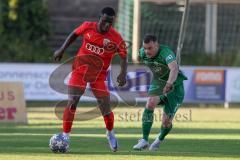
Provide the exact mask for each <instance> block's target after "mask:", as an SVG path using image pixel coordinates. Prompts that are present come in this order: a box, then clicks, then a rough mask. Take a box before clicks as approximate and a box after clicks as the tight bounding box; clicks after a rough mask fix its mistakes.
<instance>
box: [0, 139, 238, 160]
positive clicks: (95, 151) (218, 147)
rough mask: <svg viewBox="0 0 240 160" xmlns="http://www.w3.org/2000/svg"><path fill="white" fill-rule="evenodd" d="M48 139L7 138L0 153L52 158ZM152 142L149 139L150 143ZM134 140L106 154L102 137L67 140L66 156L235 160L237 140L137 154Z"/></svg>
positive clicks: (183, 143)
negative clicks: (176, 157) (133, 156)
mask: <svg viewBox="0 0 240 160" xmlns="http://www.w3.org/2000/svg"><path fill="white" fill-rule="evenodd" d="M49 138H50V137H49V136H20V137H19V136H11V135H9V136H7V137H5V138H4V139H0V143H1V145H0V153H5V154H29V153H30V154H38V155H40V154H53V153H51V151H50V150H49V148H48V141H49ZM152 141H153V139H150V142H152ZM136 142H137V139H136V138H122V137H121V138H119V144H120V149H119V151H118V152H116V153H112V152H111V151H110V150H109V146H108V143H107V140H106V138H105V137H71V148H70V150H69V152H68V153H67V154H70V155H72V154H73V155H111V154H114V155H151V156H160V155H161V156H186V157H219V158H220V157H239V156H240V153H239V145H240V142H239V140H218V139H210V140H201V139H198V140H192V139H167V140H166V141H164V143H163V144H162V145H161V148H160V150H159V151H158V152H154V153H152V152H147V151H143V152H137V151H133V150H132V146H133V145H134V144H135V143H136Z"/></svg>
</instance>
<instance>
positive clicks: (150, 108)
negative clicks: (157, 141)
mask: <svg viewBox="0 0 240 160" xmlns="http://www.w3.org/2000/svg"><path fill="white" fill-rule="evenodd" d="M159 102H160V100H159V96H150V97H149V98H148V100H147V104H146V107H145V109H144V112H143V115H142V134H143V137H142V139H140V140H139V141H138V143H137V144H136V145H134V146H133V149H135V150H141V149H145V148H147V147H148V146H149V143H148V137H149V134H150V131H151V128H152V124H153V119H154V109H155V107H156V106H157V104H158V103H159Z"/></svg>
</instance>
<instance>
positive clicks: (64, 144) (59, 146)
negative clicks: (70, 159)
mask: <svg viewBox="0 0 240 160" xmlns="http://www.w3.org/2000/svg"><path fill="white" fill-rule="evenodd" d="M49 148H50V149H51V151H52V152H54V153H57V152H61V153H65V152H67V151H68V148H69V141H68V140H67V139H66V138H64V136H63V135H62V134H55V135H53V136H52V137H51V138H50V140H49Z"/></svg>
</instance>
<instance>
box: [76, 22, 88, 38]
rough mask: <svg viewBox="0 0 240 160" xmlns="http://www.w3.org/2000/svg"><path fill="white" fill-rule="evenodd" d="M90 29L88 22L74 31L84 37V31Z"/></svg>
mask: <svg viewBox="0 0 240 160" xmlns="http://www.w3.org/2000/svg"><path fill="white" fill-rule="evenodd" d="M87 27H88V22H84V23H83V24H81V25H80V26H79V27H78V28H76V29H75V30H74V33H75V34H76V35H78V36H80V35H82V34H83V33H84V31H85V30H86V29H87Z"/></svg>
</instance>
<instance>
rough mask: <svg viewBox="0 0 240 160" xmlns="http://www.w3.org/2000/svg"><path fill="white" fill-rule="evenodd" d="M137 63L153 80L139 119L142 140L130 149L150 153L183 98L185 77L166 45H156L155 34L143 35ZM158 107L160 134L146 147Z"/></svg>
mask: <svg viewBox="0 0 240 160" xmlns="http://www.w3.org/2000/svg"><path fill="white" fill-rule="evenodd" d="M138 60H139V61H140V62H142V63H144V64H145V65H146V66H148V67H149V68H150V70H151V71H152V73H153V80H152V82H151V85H150V88H149V90H148V100H147V104H146V107H145V110H144V112H143V116H142V132H143V137H142V139H140V140H139V141H138V143H137V144H136V145H134V146H133V149H134V150H142V149H146V148H148V147H149V150H150V151H156V150H158V148H159V146H160V144H161V143H162V141H163V140H164V138H165V136H166V135H167V134H168V133H169V132H170V131H171V129H172V120H173V118H174V115H175V113H176V111H177V109H178V108H179V106H180V105H181V103H182V102H183V99H184V86H183V81H184V80H187V78H186V77H185V76H184V75H183V73H181V71H179V66H178V64H177V61H176V56H175V54H174V53H173V51H171V49H169V48H168V47H167V46H164V45H159V44H158V42H157V38H156V36H154V35H145V37H144V40H143V47H142V48H141V49H140V51H139V56H138ZM157 105H163V115H162V125H161V131H160V133H159V135H158V136H157V137H156V139H155V141H154V142H153V143H152V144H151V145H149V142H148V137H149V134H150V130H151V127H152V124H153V119H154V117H153V115H154V114H153V113H154V109H155V107H156V106H157Z"/></svg>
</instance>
